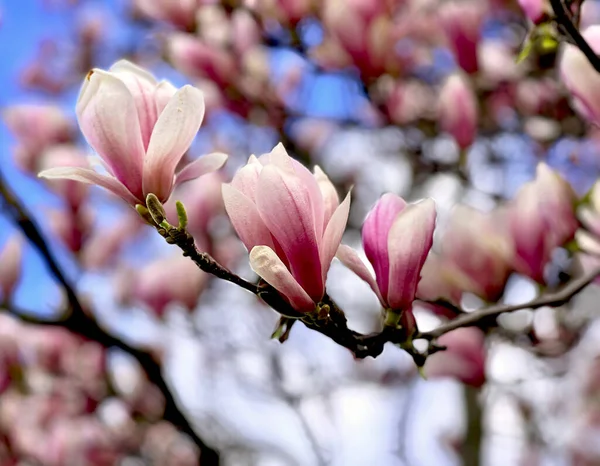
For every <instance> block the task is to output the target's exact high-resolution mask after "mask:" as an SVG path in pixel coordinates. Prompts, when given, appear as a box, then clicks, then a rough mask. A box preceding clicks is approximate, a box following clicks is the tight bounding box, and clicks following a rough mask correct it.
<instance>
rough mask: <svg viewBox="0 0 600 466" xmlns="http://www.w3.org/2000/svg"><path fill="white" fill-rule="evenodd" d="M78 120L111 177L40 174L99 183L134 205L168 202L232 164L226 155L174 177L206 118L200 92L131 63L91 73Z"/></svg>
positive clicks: (74, 171) (83, 171) (77, 171)
mask: <svg viewBox="0 0 600 466" xmlns="http://www.w3.org/2000/svg"><path fill="white" fill-rule="evenodd" d="M77 117H78V119H79V124H80V127H81V131H82V132H83V134H84V136H85V137H86V139H87V140H88V142H89V144H90V145H91V146H92V147H93V148H94V150H95V151H96V152H97V153H98V155H99V156H100V157H101V158H102V160H103V161H104V163H105V165H106V170H107V171H108V174H106V175H105V174H100V173H98V172H96V171H94V170H92V169H89V168H81V167H72V168H52V169H49V170H45V171H43V172H41V173H40V175H39V176H41V177H43V178H59V179H71V180H75V181H81V182H84V183H89V184H96V185H99V186H102V187H103V188H106V189H108V190H109V191H111V192H113V193H114V194H116V195H117V196H119V197H121V198H123V199H124V200H126V201H127V202H128V203H129V204H131V205H135V204H142V205H145V199H146V195H147V194H149V193H153V194H155V195H156V196H157V197H158V198H159V200H161V201H163V202H164V201H166V200H167V199H168V198H169V196H170V194H171V192H172V190H173V187H174V186H176V185H178V184H180V183H182V182H184V181H188V180H190V179H194V178H197V177H199V176H201V175H204V174H206V173H209V172H212V171H214V170H217V169H218V168H220V167H221V166H222V165H223V164H224V163H225V161H226V159H227V156H226V155H225V154H220V153H215V154H209V155H206V156H204V157H201V158H199V159H198V160H196V161H194V162H192V163H190V164H189V165H187V166H186V167H185V168H184V169H183V170H182V171H181V172H179V173H177V174H176V173H175V171H176V167H177V165H178V163H179V161H180V160H181V158H182V157H183V155H184V153H185V152H186V151H187V150H188V148H189V147H190V144H191V143H192V141H193V139H194V137H195V136H196V133H197V132H198V129H199V127H200V123H201V122H202V118H203V117H204V100H203V97H202V93H201V92H200V90H198V89H196V88H194V87H192V86H189V85H186V86H183V87H182V88H181V89H179V90H177V89H176V88H175V87H174V86H173V85H172V84H170V83H169V82H167V81H162V82H160V83H159V82H157V81H156V79H155V78H154V76H152V75H151V74H150V73H148V72H147V71H146V70H144V69H142V68H139V67H138V66H136V65H134V64H133V63H130V62H128V61H126V60H121V61H119V62H117V63H115V64H114V65H113V66H112V67H111V68H110V70H109V71H104V70H99V69H94V70H92V71H91V72H90V73H89V74H88V76H87V77H86V79H85V81H84V84H83V86H82V88H81V92H80V94H79V100H78V102H77Z"/></svg>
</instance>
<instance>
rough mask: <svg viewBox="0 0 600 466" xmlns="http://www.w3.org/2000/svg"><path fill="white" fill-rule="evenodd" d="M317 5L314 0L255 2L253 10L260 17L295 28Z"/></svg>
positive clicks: (267, 0) (263, 0)
mask: <svg viewBox="0 0 600 466" xmlns="http://www.w3.org/2000/svg"><path fill="white" fill-rule="evenodd" d="M317 5H318V2H315V0H257V1H256V5H255V7H254V8H255V9H256V11H257V12H258V13H259V14H260V15H261V16H264V17H266V18H274V19H276V20H277V21H279V22H281V23H282V24H284V25H290V26H295V25H296V24H298V23H299V22H300V21H301V20H302V19H303V18H305V17H307V16H310V15H311V14H312V13H314V10H315V7H316V6H317Z"/></svg>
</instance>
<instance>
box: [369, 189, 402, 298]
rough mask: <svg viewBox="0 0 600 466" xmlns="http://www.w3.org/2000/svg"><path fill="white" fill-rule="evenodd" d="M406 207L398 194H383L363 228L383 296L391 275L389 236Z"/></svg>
mask: <svg viewBox="0 0 600 466" xmlns="http://www.w3.org/2000/svg"><path fill="white" fill-rule="evenodd" d="M405 207H406V202H405V201H404V199H402V198H401V197H400V196H397V195H396V194H391V193H387V194H384V195H383V196H381V198H380V199H379V201H377V204H375V207H373V209H372V210H371V212H369V214H368V215H367V218H366V219H365V223H364V225H363V228H362V240H363V247H364V249H365V254H366V255H367V259H369V262H370V263H371V264H372V265H373V268H374V269H375V277H376V279H377V284H378V285H379V290H380V291H381V294H382V296H384V297H385V296H387V293H388V281H389V276H390V262H389V255H388V236H389V232H390V228H391V227H392V224H393V223H394V220H395V219H396V217H397V216H398V214H399V213H400V212H402V210H403V209H404V208H405Z"/></svg>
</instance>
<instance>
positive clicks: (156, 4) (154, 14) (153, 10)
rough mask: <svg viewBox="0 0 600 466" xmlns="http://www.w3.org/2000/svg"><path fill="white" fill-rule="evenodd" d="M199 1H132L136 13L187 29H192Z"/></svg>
mask: <svg viewBox="0 0 600 466" xmlns="http://www.w3.org/2000/svg"><path fill="white" fill-rule="evenodd" d="M200 3H201V2H200V1H199V0H134V2H133V6H134V8H135V9H136V11H137V12H139V13H140V14H142V15H143V16H146V17H147V18H149V19H153V20H158V21H165V22H168V23H171V24H173V25H174V26H177V27H180V28H183V29H188V28H191V27H193V25H194V22H195V16H196V10H198V8H199V7H200Z"/></svg>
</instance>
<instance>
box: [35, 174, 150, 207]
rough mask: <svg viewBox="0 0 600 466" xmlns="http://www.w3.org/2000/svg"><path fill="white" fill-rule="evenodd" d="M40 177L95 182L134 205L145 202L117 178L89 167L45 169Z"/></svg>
mask: <svg viewBox="0 0 600 466" xmlns="http://www.w3.org/2000/svg"><path fill="white" fill-rule="evenodd" d="M38 176H39V177H40V178H47V179H66V180H74V181H80V182H81V183H87V184H95V185H97V186H101V187H102V188H105V189H108V190H109V191H111V192H112V193H113V194H116V195H117V196H119V197H120V198H122V199H124V200H125V201H127V202H128V203H129V204H131V205H132V206H135V205H136V204H144V202H143V201H142V200H141V199H137V198H136V197H135V196H134V195H133V194H131V193H130V192H129V190H128V189H127V188H126V187H125V186H124V185H123V184H122V183H121V182H120V181H119V180H117V179H116V178H113V177H112V176H107V175H101V174H100V173H97V172H95V171H94V170H91V169H89V168H81V167H58V168H51V169H49V170H44V171H42V172H40V173H39V174H38Z"/></svg>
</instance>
